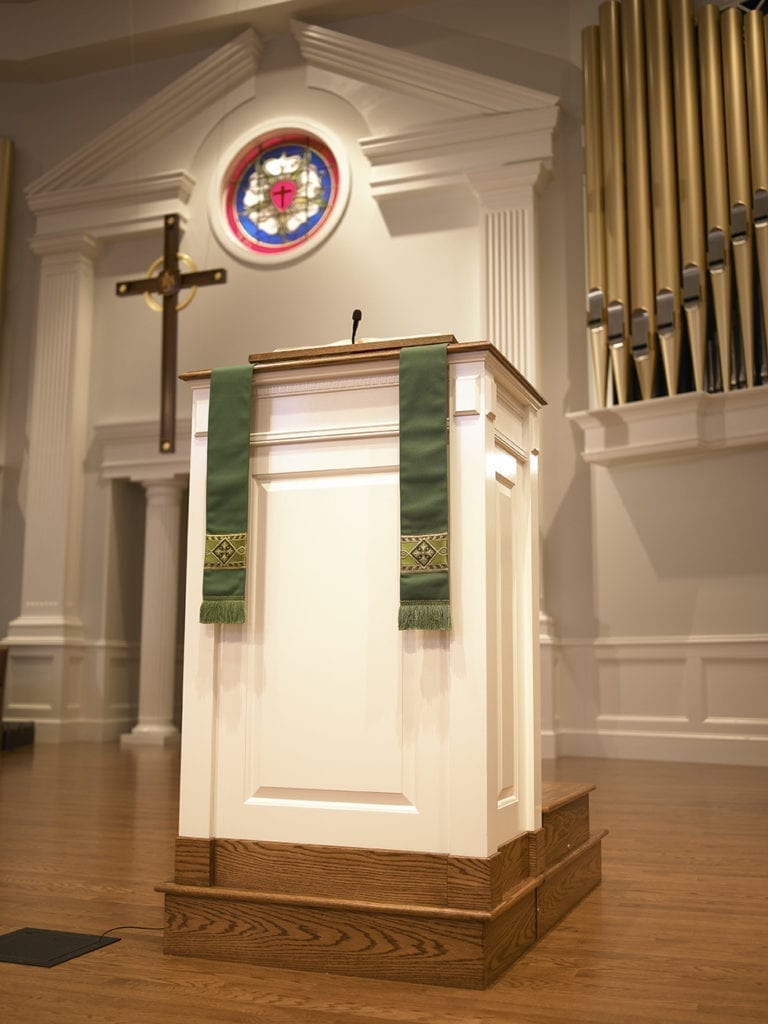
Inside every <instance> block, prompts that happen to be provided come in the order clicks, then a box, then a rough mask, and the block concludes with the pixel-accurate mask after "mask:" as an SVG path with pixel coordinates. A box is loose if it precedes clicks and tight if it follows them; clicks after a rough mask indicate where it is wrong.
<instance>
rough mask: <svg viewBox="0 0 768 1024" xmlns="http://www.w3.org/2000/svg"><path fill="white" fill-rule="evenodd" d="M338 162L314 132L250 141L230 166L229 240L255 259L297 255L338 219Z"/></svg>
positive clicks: (270, 135) (265, 136)
mask: <svg viewBox="0 0 768 1024" xmlns="http://www.w3.org/2000/svg"><path fill="white" fill-rule="evenodd" d="M340 196H341V188H340V173H339V163H338V161H337V159H336V157H335V156H334V153H333V151H332V150H331V148H330V146H329V145H327V144H326V143H325V142H324V141H323V140H322V139H321V138H319V137H318V136H317V135H315V134H314V133H312V132H308V131H304V130H298V129H286V130H282V131H272V132H267V133H265V134H263V135H261V136H259V137H257V138H256V139H255V140H253V141H252V142H251V143H250V144H249V145H248V146H247V147H246V148H245V149H243V150H241V151H240V153H239V155H238V156H237V157H236V159H235V160H234V161H233V162H232V164H231V165H230V169H229V171H228V173H227V180H226V183H225V194H224V197H223V198H224V207H225V211H224V212H225V216H226V222H227V226H228V228H229V233H230V236H231V237H232V238H233V239H234V240H236V242H238V243H239V245H240V246H242V247H244V248H245V249H246V250H248V252H249V253H251V254H253V256H255V257H257V258H258V257H262V258H266V259H269V258H270V257H279V256H286V255H297V256H298V255H300V252H301V251H302V250H303V249H305V248H310V247H311V246H310V245H308V243H309V242H310V241H312V240H319V238H320V237H321V235H324V234H325V233H326V232H327V231H328V230H330V228H331V227H332V225H333V224H334V223H335V221H336V220H337V219H338V214H339V212H340V207H341V206H343V202H341V200H340Z"/></svg>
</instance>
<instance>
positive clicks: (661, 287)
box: [645, 0, 681, 395]
mask: <svg viewBox="0 0 768 1024" xmlns="http://www.w3.org/2000/svg"><path fill="white" fill-rule="evenodd" d="M645 28H646V51H647V59H648V63H647V69H648V107H649V109H650V111H652V116H651V117H650V118H649V129H650V142H651V199H652V203H653V255H654V271H655V275H654V276H655V285H656V310H655V312H656V331H657V334H658V338H659V348H660V349H661V355H662V360H663V363H664V372H665V375H666V378H667V390H668V391H669V394H670V395H676V394H677V385H678V377H679V375H680V340H681V333H680V238H679V233H678V209H677V162H676V159H675V122H674V107H673V101H672V68H671V65H670V55H669V43H670V39H669V15H668V11H667V0H646V4H645Z"/></svg>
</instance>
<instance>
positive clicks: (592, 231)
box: [581, 25, 608, 407]
mask: <svg viewBox="0 0 768 1024" xmlns="http://www.w3.org/2000/svg"><path fill="white" fill-rule="evenodd" d="M581 46H582V64H583V68H584V137H585V152H584V163H585V179H586V183H585V184H586V187H585V192H586V202H587V224H586V227H587V287H588V291H587V337H588V340H589V343H590V346H591V348H592V366H593V369H594V373H595V390H596V393H597V400H598V403H599V404H600V406H601V407H604V406H605V404H606V397H607V386H608V336H607V332H606V325H605V225H604V217H603V153H602V117H601V103H600V30H599V29H598V27H597V26H596V25H593V26H591V27H590V28H585V29H584V31H583V32H582V34H581Z"/></svg>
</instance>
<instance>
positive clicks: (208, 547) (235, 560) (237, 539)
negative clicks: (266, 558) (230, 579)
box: [204, 533, 247, 569]
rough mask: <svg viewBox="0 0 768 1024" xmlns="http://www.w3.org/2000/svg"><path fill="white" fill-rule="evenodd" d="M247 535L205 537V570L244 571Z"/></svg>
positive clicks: (226, 534)
mask: <svg viewBox="0 0 768 1024" xmlns="http://www.w3.org/2000/svg"><path fill="white" fill-rule="evenodd" d="M246 553H247V535H246V534H244V533H209V534H206V537H205V562H204V568H206V569H244V568H245V561H246Z"/></svg>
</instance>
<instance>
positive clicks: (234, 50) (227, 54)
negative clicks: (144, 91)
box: [26, 29, 262, 209]
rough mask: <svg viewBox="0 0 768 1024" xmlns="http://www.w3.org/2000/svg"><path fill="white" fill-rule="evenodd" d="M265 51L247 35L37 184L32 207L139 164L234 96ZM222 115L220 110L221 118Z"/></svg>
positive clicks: (31, 189)
mask: <svg viewBox="0 0 768 1024" xmlns="http://www.w3.org/2000/svg"><path fill="white" fill-rule="evenodd" d="M261 48H262V44H261V40H260V38H259V37H258V36H257V35H256V33H255V32H254V31H253V30H252V29H248V30H247V31H245V32H242V33H241V34H240V35H239V36H237V37H236V38H235V39H233V40H232V41H231V42H229V43H227V44H226V45H225V46H222V47H221V48H220V49H219V50H217V51H216V52H215V53H213V54H211V56H210V57H207V58H206V59H205V60H203V61H201V62H200V63H199V64H198V65H196V66H195V67H194V68H191V69H190V70H189V71H187V72H186V74H184V75H182V76H181V77H180V78H178V79H176V81H175V82H172V83H171V85H169V86H167V87H166V88H165V89H162V90H161V91H160V92H158V93H157V94H156V95H155V96H153V97H152V98H151V99H149V100H147V101H146V102H145V103H142V104H141V106H139V107H137V108H136V109H135V110H134V111H132V112H131V113H130V114H128V115H126V117H123V118H121V119H120V120H119V121H117V122H116V123H115V124H114V125H112V126H111V127H110V128H108V129H107V130H106V131H105V132H102V133H101V134H100V135H97V136H96V138H95V139H93V140H92V141H91V142H89V143H88V144H87V145H85V146H83V147H82V148H81V149H79V150H77V151H76V152H75V153H73V154H71V155H70V156H69V157H67V158H66V159H65V160H63V161H61V163H59V164H57V165H56V166H55V167H53V168H51V170H50V171H47V172H46V173H45V174H44V175H42V177H40V178H38V179H37V181H35V182H33V184H32V185H30V186H29V187H28V188H27V190H26V196H27V202H28V203H29V205H30V208H32V209H34V206H35V203H36V202H37V200H38V197H39V196H40V195H44V194H46V193H50V192H54V191H58V190H62V189H73V188H77V187H78V186H84V185H91V184H93V183H95V182H98V181H100V180H102V179H103V178H104V176H105V175H106V174H107V173H108V172H110V171H111V170H113V169H114V168H115V167H117V166H119V165H120V164H121V163H122V162H123V161H125V160H127V159H128V158H129V157H130V158H131V159H134V158H135V157H136V154H137V153H139V152H141V151H142V150H145V149H146V148H147V147H148V146H150V145H151V144H152V143H153V142H155V141H156V140H157V139H159V138H161V137H162V136H164V135H168V134H169V133H171V132H173V131H175V130H176V129H177V128H179V126H181V125H183V124H184V123H185V122H186V121H188V120H189V119H190V118H192V117H194V116H195V115H196V114H198V113H200V112H201V111H203V110H205V109H206V108H210V107H211V106H213V105H214V104H216V103H217V101H218V100H220V99H221V98H224V97H227V96H228V95H229V94H231V93H233V91H234V90H235V88H236V87H237V86H238V85H240V84H241V83H243V82H245V81H247V80H248V79H249V78H252V77H253V76H254V74H255V72H256V69H257V67H258V61H259V56H260V54H261ZM222 113H223V112H222V110H221V109H217V110H216V114H217V117H221V116H222Z"/></svg>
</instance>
